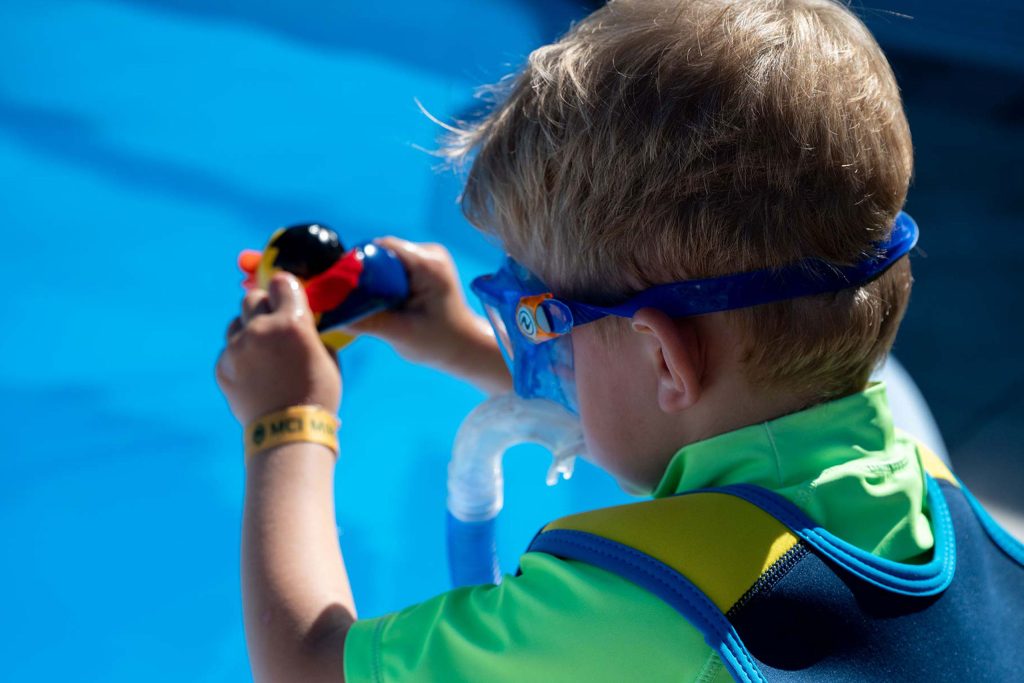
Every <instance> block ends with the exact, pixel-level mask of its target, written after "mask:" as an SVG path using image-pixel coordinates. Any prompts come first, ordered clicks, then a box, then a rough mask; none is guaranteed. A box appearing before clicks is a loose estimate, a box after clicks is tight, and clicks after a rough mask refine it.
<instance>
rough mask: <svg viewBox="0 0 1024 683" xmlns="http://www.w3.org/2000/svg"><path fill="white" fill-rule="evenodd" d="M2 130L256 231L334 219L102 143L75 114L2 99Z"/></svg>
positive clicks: (311, 205)
mask: <svg viewBox="0 0 1024 683" xmlns="http://www.w3.org/2000/svg"><path fill="white" fill-rule="evenodd" d="M0 129H2V130H3V131H5V132H6V133H7V134H9V135H10V137H11V138H12V139H14V140H16V141H17V142H18V143H20V144H22V145H24V146H25V147H28V148H30V149H31V150H32V151H33V152H36V153H39V154H43V155H45V156H49V157H53V158H56V159H57V160H58V161H60V162H64V163H67V164H69V165H72V166H76V167H79V168H81V169H83V170H86V171H88V172H90V173H92V174H95V175H104V176H107V177H109V178H110V179H111V180H113V181H114V182H116V183H118V184H119V185H121V186H124V187H137V188H140V189H143V190H147V191H151V192H156V193H159V194H167V195H171V196H174V197H176V198H179V199H182V200H185V201H189V202H201V203H205V204H216V205H222V206H223V207H225V208H227V209H229V210H232V211H235V212H238V213H239V214H241V216H242V217H243V218H244V219H245V220H247V221H248V222H251V223H252V224H254V225H263V224H267V221H268V217H272V218H273V217H280V220H282V221H283V220H288V219H289V217H295V216H310V215H314V216H315V215H331V213H329V212H328V208H330V207H326V206H320V205H318V204H317V202H316V201H313V200H311V199H303V198H301V197H295V198H284V197H273V196H268V195H267V193H266V192H264V191H256V190H255V189H250V188H245V187H241V186H238V185H236V184H233V183H231V182H229V181H227V180H226V179H225V178H224V177H222V176H220V175H216V174H212V173H210V172H208V171H205V170H203V169H200V168H196V167H191V166H188V165H185V164H181V163H178V162H174V161H170V160H169V159H166V158H158V157H149V156H146V155H143V154H139V153H138V152H136V151H134V150H129V149H128V148H126V147H123V146H120V145H118V144H117V143H116V141H115V140H111V141H107V140H105V139H103V137H102V136H101V134H100V133H99V126H98V125H96V124H94V123H93V122H92V121H90V120H88V119H86V118H84V117H83V116H81V115H79V114H77V113H74V112H71V111H61V110H57V109H51V108H46V107H41V106H39V105H26V104H22V103H20V102H17V101H15V100H13V99H11V98H10V97H7V96H6V95H4V94H3V93H0ZM332 212H336V209H332Z"/></svg>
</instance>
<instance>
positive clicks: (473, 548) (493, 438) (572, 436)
mask: <svg viewBox="0 0 1024 683" xmlns="http://www.w3.org/2000/svg"><path fill="white" fill-rule="evenodd" d="M522 443H534V444H538V445H540V446H542V447H544V448H546V449H547V450H548V451H550V452H551V454H552V457H553V459H552V463H551V467H550V468H549V469H548V474H547V483H548V485H549V486H553V485H554V484H556V483H558V481H559V478H562V479H568V478H570V477H571V476H572V470H573V464H574V462H575V459H576V456H577V455H583V454H584V452H585V446H584V441H583V429H582V427H581V426H580V422H579V419H578V418H577V417H576V416H575V415H573V414H572V413H570V412H569V411H567V410H566V409H565V408H563V407H562V406H560V405H558V404H557V403H554V402H552V401H548V400H545V399H524V398H520V397H519V396H517V395H515V394H503V395H500V396H494V397H492V398H490V399H488V400H486V401H484V402H483V403H481V404H480V405H479V406H477V407H476V408H475V409H474V410H473V411H472V412H471V413H470V414H469V415H468V416H466V419H465V420H463V422H462V425H461V426H460V427H459V431H458V434H457V435H456V436H455V445H454V447H453V449H452V459H451V462H450V463H449V465H448V567H449V570H450V572H451V580H452V585H453V586H466V585H473V584H478V583H499V582H500V581H501V567H500V564H499V562H498V556H497V546H496V544H495V539H494V531H495V529H494V527H495V522H496V520H497V518H498V514H499V513H500V512H501V509H502V506H503V504H504V487H505V479H504V476H503V474H502V458H503V457H504V455H505V451H507V450H508V449H510V448H512V447H513V446H517V445H519V444H522Z"/></svg>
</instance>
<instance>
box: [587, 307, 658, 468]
mask: <svg viewBox="0 0 1024 683" xmlns="http://www.w3.org/2000/svg"><path fill="white" fill-rule="evenodd" d="M573 353H574V365H575V368H576V390H577V393H578V397H579V407H580V421H581V423H582V425H583V432H584V436H585V437H586V441H587V451H588V453H589V459H590V460H591V461H593V462H594V464H596V465H598V466H599V467H602V468H604V469H606V470H608V471H609V472H610V473H611V474H613V475H614V476H616V478H618V479H620V480H629V479H632V478H633V475H634V474H635V473H633V472H632V471H631V470H632V469H633V468H632V467H631V466H630V465H631V464H633V463H631V460H632V457H631V456H633V455H635V454H636V453H637V452H638V450H642V449H643V445H644V431H645V427H646V426H647V423H648V422H649V417H650V416H648V415H645V414H644V406H645V405H646V404H647V403H648V401H649V399H650V397H648V396H645V395H644V393H645V392H643V391H642V377H640V376H639V375H638V373H637V372H636V368H635V367H633V365H634V364H633V363H632V362H631V361H632V359H631V358H630V355H629V349H627V348H622V347H621V346H620V345H618V344H616V345H615V348H614V351H611V352H610V351H609V347H608V346H607V345H606V344H604V343H603V339H602V337H601V335H600V334H594V333H593V330H591V329H588V327H580V328H578V329H576V330H574V331H573Z"/></svg>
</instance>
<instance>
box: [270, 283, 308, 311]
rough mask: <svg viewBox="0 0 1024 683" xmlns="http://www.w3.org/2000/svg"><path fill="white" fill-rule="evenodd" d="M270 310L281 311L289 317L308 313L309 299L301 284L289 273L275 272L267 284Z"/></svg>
mask: <svg viewBox="0 0 1024 683" xmlns="http://www.w3.org/2000/svg"><path fill="white" fill-rule="evenodd" d="M267 298H268V300H269V302H270V310H271V311H273V312H275V313H276V312H282V313H284V314H286V315H288V316H289V317H300V316H303V315H306V314H308V313H309V301H308V300H307V299H306V292H305V291H304V290H303V289H302V285H301V284H299V281H298V280H297V279H296V278H295V276H294V275H292V274H291V273H284V272H282V273H276V274H275V275H274V277H273V278H271V280H270V284H269V285H268V286H267Z"/></svg>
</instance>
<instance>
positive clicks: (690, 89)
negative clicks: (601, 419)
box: [447, 0, 913, 400]
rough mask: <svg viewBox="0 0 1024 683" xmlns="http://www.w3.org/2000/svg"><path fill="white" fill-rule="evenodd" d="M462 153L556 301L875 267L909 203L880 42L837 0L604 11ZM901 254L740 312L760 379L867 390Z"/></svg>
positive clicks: (890, 316)
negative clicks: (877, 273) (801, 267)
mask: <svg viewBox="0 0 1024 683" xmlns="http://www.w3.org/2000/svg"><path fill="white" fill-rule="evenodd" d="M490 92H492V93H494V94H496V95H497V96H498V97H497V98H496V101H495V104H494V107H493V108H492V110H491V111H490V112H489V113H488V115H487V116H486V117H485V118H483V119H482V120H481V121H479V122H476V123H474V124H472V125H469V126H467V127H466V128H465V129H464V130H462V131H461V132H459V133H457V134H456V135H455V136H454V137H453V138H452V140H451V141H450V146H449V147H448V150H447V151H448V152H449V154H450V155H451V156H452V157H454V158H460V157H470V156H472V157H473V163H472V167H471V169H470V171H469V174H468V178H467V183H466V188H465V192H464V194H463V209H464V211H465V213H466V215H467V217H468V218H469V219H470V220H471V221H472V222H473V223H474V224H475V225H477V226H478V227H480V228H481V229H484V230H485V231H488V232H491V233H494V234H496V235H497V236H498V237H499V238H500V239H501V241H502V243H503V244H504V246H505V248H506V250H507V251H508V252H509V253H510V254H511V255H512V256H514V257H516V258H518V259H519V260H521V261H522V262H524V263H525V264H527V265H528V266H530V267H531V268H532V269H534V270H535V271H536V272H538V274H539V275H540V276H541V277H542V278H544V279H545V280H546V281H547V282H548V283H549V284H550V285H552V286H553V287H554V288H555V289H556V291H557V292H559V293H560V294H563V295H568V296H576V297H579V298H583V299H585V300H599V301H609V300H616V299H621V298H623V297H624V296H625V295H627V294H629V293H632V292H634V291H637V290H640V289H643V288H645V287H648V286H651V285H653V284H659V283H664V282H672V281H676V280H681V279H688V278H701V277H710V276H716V275H724V274H728V273H735V272H740V271H745V270H752V269H757V268H765V267H776V266H781V265H785V264H789V263H793V262H795V261H797V260H799V259H802V258H805V257H819V258H822V259H827V260H829V261H832V262H835V263H839V264H850V263H853V262H856V261H858V260H860V259H862V258H864V257H865V256H867V255H869V254H871V252H872V249H873V248H874V245H875V243H877V242H878V241H880V240H883V239H884V238H885V237H886V236H887V235H888V232H889V230H890V228H891V226H892V223H893V221H894V219H895V216H896V214H897V213H898V212H899V210H900V209H901V207H902V206H903V203H904V200H905V197H906V192H907V187H908V184H909V182H910V176H911V172H912V165H913V161H912V148H911V141H910V131H909V129H908V126H907V121H906V118H905V116H904V113H903V109H902V105H901V102H900V96H899V90H898V88H897V86H896V82H895V78H894V77H893V74H892V71H891V69H890V67H889V64H888V62H887V61H886V59H885V56H884V55H883V53H882V51H881V49H880V48H879V47H878V45H877V43H876V42H875V41H874V39H873V38H872V37H871V35H870V33H869V32H868V30H867V29H866V28H865V27H864V25H863V24H862V23H861V22H860V20H858V19H857V18H856V17H855V16H854V15H853V14H852V13H851V12H850V11H849V10H848V9H847V8H846V7H845V6H843V5H841V4H839V3H837V2H834V1H833V0H611V1H610V2H609V3H608V4H607V5H606V6H605V7H603V8H602V9H600V10H598V11H597V12H595V13H593V14H592V15H590V16H589V17H587V18H586V19H584V20H583V21H581V22H579V23H578V24H576V25H574V26H573V27H572V29H571V30H570V32H569V33H568V34H567V35H566V36H564V37H563V38H562V39H561V40H559V41H558V42H556V43H554V44H552V45H548V46H545V47H542V48H540V49H538V50H536V51H535V52H533V53H532V54H531V55H530V58H529V60H528V63H527V65H526V67H525V68H524V70H523V71H522V72H520V73H519V74H517V75H516V76H514V77H512V78H510V79H507V80H506V81H505V82H504V83H502V84H500V85H499V87H498V88H495V89H491V90H490ZM909 290H910V270H909V265H908V263H907V259H905V258H904V259H902V260H901V261H900V262H899V263H898V264H897V265H896V266H894V267H893V268H892V269H890V270H889V271H888V272H887V273H886V274H884V275H883V276H882V277H880V278H878V279H877V280H875V281H873V282H871V283H869V284H868V285H865V286H863V287H859V288H854V289H849V290H845V291H843V292H840V293H838V294H835V295H831V294H830V295H822V296H817V297H808V298H804V299H799V300H794V301H788V302H781V303H777V304H769V305H765V306H759V307H756V308H753V309H748V310H743V311H736V312H732V313H728V314H724V315H729V316H731V317H732V319H733V320H734V321H735V323H736V325H737V329H738V330H740V332H741V334H742V335H743V339H744V343H745V344H746V350H745V360H746V370H747V373H748V376H749V378H750V379H751V380H752V381H754V382H756V383H759V384H764V385H772V386H776V387H779V388H786V389H788V390H793V391H799V392H801V393H805V394H807V395H808V396H809V397H810V398H812V399H814V400H820V399H825V398H830V397H833V396H839V395H843V394H846V393H850V392H852V391H857V390H859V389H861V388H863V386H864V384H865V382H866V381H867V377H868V375H869V374H870V372H871V370H872V369H873V367H874V366H875V365H876V364H877V363H878V362H879V361H880V360H881V359H882V358H883V357H884V355H885V354H886V352H887V351H888V348H889V346H890V345H891V343H892V340H893V337H894V336H895V333H896V329H897V327H898V325H899V320H900V318H901V316H902V314H903V311H904V309H905V307H906V303H907V299H908V297H909Z"/></svg>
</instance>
